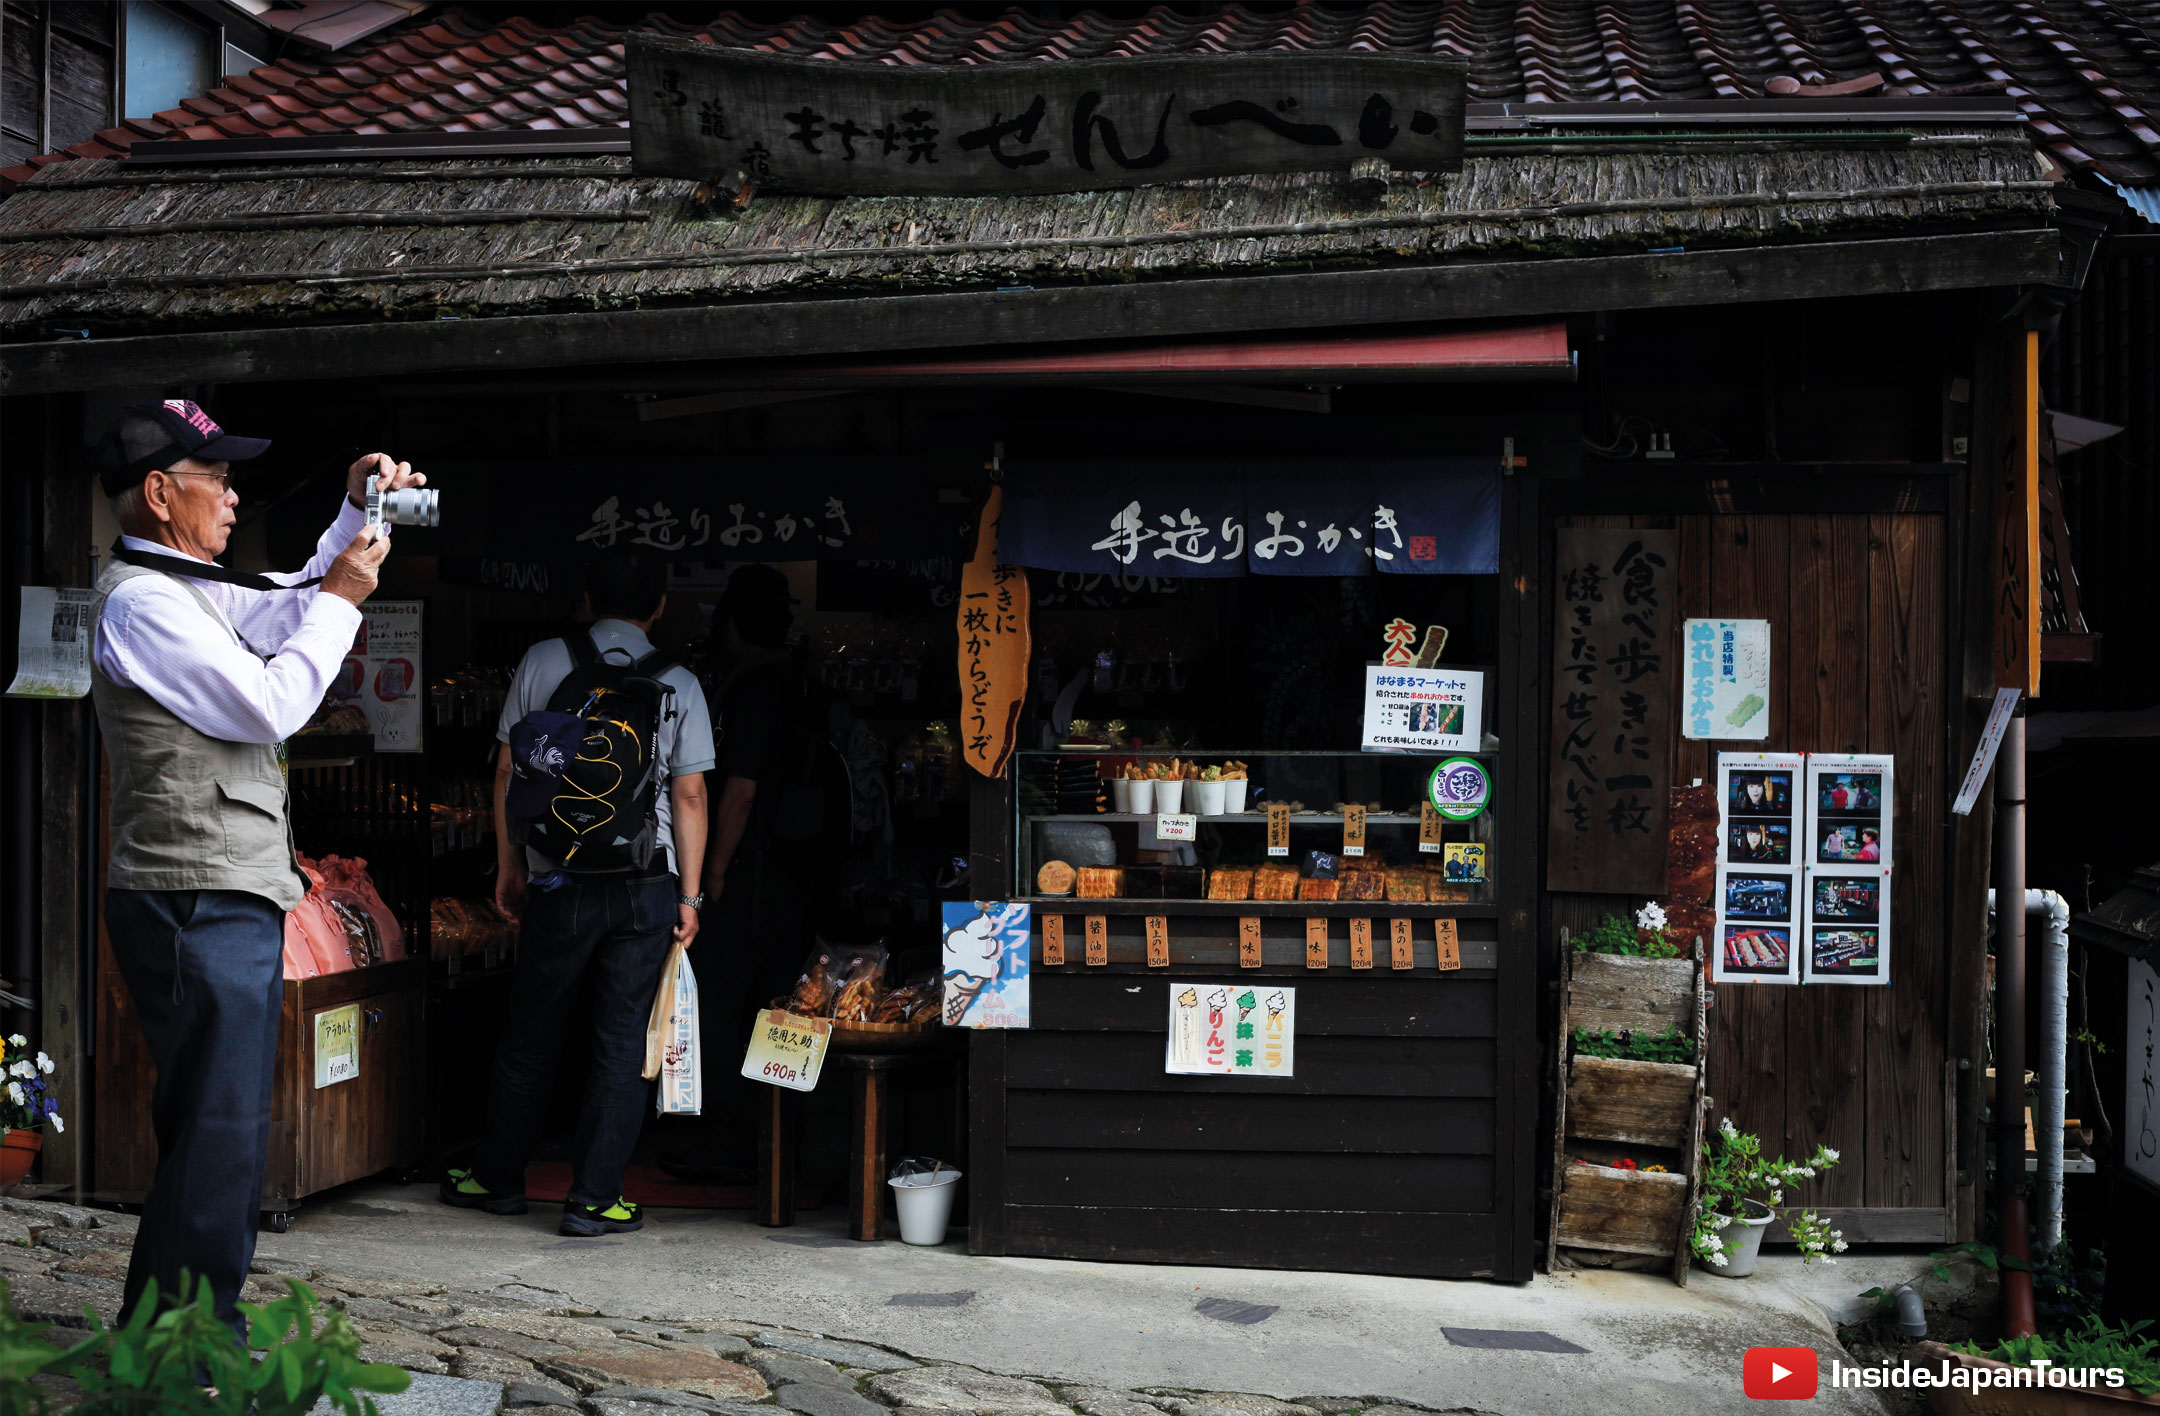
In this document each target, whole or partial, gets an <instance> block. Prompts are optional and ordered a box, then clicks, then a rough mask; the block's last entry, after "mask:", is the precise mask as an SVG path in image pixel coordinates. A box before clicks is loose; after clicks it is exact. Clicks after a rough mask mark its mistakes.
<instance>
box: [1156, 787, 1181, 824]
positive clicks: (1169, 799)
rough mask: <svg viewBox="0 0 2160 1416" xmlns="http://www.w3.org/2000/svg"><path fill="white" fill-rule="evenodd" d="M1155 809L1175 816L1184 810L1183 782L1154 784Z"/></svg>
mask: <svg viewBox="0 0 2160 1416" xmlns="http://www.w3.org/2000/svg"><path fill="white" fill-rule="evenodd" d="M1155 809H1156V810H1157V811H1160V812H1167V813H1169V814H1170V815H1173V816H1174V815H1176V814H1177V813H1178V812H1181V811H1183V810H1184V809H1185V784H1184V783H1183V782H1157V783H1156V784H1155Z"/></svg>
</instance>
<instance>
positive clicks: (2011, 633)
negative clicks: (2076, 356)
mask: <svg viewBox="0 0 2160 1416" xmlns="http://www.w3.org/2000/svg"><path fill="white" fill-rule="evenodd" d="M2009 338H2010V340H2011V341H2012V342H2011V347H2010V348H2008V349H2006V350H2004V351H2003V359H2004V364H2005V372H2006V374H2007V376H2008V377H2007V379H2006V380H2005V382H2006V387H2005V388H2004V390H2003V392H2004V398H2003V406H2002V418H2003V422H2004V424H2005V426H2004V427H2003V429H2002V431H2001V433H2000V435H1999V442H1998V446H1997V447H1996V449H1995V452H1996V456H1997V458H1998V459H1999V461H1998V465H1997V467H1996V484H1995V567H1994V568H1995V686H1996V687H1997V688H2014V689H2017V690H2018V691H2019V692H2021V693H2023V694H2024V695H2025V696H2026V697H2028V698H2031V697H2035V696H2037V695H2038V694H2039V692H2040V437H2041V428H2040V419H2041V418H2042V417H2043V416H2045V415H2044V414H2043V413H2042V411H2041V408H2040V334H2039V331H2037V330H2023V331H2018V332H2015V333H2013V334H2011V335H2010V336H2009Z"/></svg>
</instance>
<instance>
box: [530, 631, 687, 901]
mask: <svg viewBox="0 0 2160 1416" xmlns="http://www.w3.org/2000/svg"><path fill="white" fill-rule="evenodd" d="M563 644H564V645H565V646H566V647H567V648H568V649H569V650H570V660H571V665H570V672H569V674H568V675H567V676H566V677H565V678H564V679H563V681H562V683H561V684H559V685H558V686H557V687H556V689H555V692H554V694H553V695H552V696H551V697H550V698H549V699H548V702H547V707H548V711H549V712H551V713H569V714H572V715H574V716H576V717H578V718H582V719H583V720H584V722H585V736H584V740H583V742H582V743H580V744H579V747H578V751H577V755H576V756H575V757H573V758H572V759H571V760H570V761H569V762H568V763H566V764H565V765H564V767H563V774H562V779H561V781H560V782H559V783H558V784H557V786H556V791H555V796H554V798H553V800H551V801H550V802H549V803H548V808H547V810H546V811H544V812H542V813H541V814H540V815H539V816H538V817H536V818H534V819H533V820H532V822H531V824H530V825H529V826H528V827H527V829H526V836H525V844H526V845H528V846H530V847H531V848H532V849H534V850H536V851H538V852H539V853H540V854H541V855H543V856H546V857H547V858H548V859H549V860H552V861H554V862H555V863H556V864H558V865H560V866H561V867H562V868H563V869H565V870H569V871H573V872H576V873H580V874H585V873H600V872H606V871H629V870H635V871H644V870H648V869H650V868H651V866H652V863H653V861H654V859H655V858H656V857H658V858H662V859H664V858H665V853H664V852H663V851H662V850H661V848H660V818H659V813H658V809H657V803H658V801H659V796H660V792H661V791H662V790H664V789H665V781H664V779H663V778H662V777H661V775H660V763H659V757H658V749H659V738H660V723H661V720H662V715H663V714H672V712H673V711H674V709H673V705H672V704H671V703H670V702H669V699H670V698H671V697H672V696H673V695H674V692H675V690H674V689H673V688H672V687H670V686H669V685H667V684H665V683H663V682H661V680H660V675H662V674H664V673H666V672H667V671H668V670H669V669H671V668H673V667H674V663H673V661H671V660H670V659H669V658H668V657H667V656H666V655H664V654H662V653H661V652H660V651H659V650H657V649H655V650H654V651H653V652H651V653H650V654H647V655H646V656H645V657H644V658H642V659H639V660H638V661H637V662H635V663H619V662H611V661H609V660H608V659H607V658H606V657H604V656H603V655H602V654H601V652H600V647H599V646H598V645H597V644H595V643H594V642H593V637H592V631H591V630H589V629H579V630H577V631H575V632H573V633H570V634H566V635H564V636H563Z"/></svg>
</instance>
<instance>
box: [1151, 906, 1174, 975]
mask: <svg viewBox="0 0 2160 1416" xmlns="http://www.w3.org/2000/svg"><path fill="white" fill-rule="evenodd" d="M1147 966H1148V967H1149V968H1151V969H1166V968H1169V967H1170V921H1169V919H1168V918H1167V917H1165V916H1163V915H1149V916H1148V917H1147Z"/></svg>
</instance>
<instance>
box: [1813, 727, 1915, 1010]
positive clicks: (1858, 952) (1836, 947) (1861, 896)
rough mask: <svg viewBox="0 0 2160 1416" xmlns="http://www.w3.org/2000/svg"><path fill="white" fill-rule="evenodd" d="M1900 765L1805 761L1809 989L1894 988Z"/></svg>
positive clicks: (1879, 758) (1830, 757) (1825, 756)
mask: <svg viewBox="0 0 2160 1416" xmlns="http://www.w3.org/2000/svg"><path fill="white" fill-rule="evenodd" d="M1895 766H1896V759H1895V758H1893V757H1892V756H1890V755H1889V754H1888V753H1866V754H1856V755H1843V754H1835V753H1815V754H1813V755H1812V756H1810V757H1809V758H1808V765H1807V807H1808V818H1807V819H1808V825H1807V846H1808V856H1807V902H1806V903H1807V918H1806V932H1805V935H1804V937H1805V939H1806V941H1807V942H1806V949H1805V954H1806V968H1807V981H1808V982H1809V983H1859V984H1887V983H1888V982H1890V872H1891V866H1892V862H1891V848H1892V843H1891V839H1890V827H1891V821H1892V818H1893V816H1894V812H1893V811H1892V803H1893V801H1894V800H1895V784H1896V772H1895Z"/></svg>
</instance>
